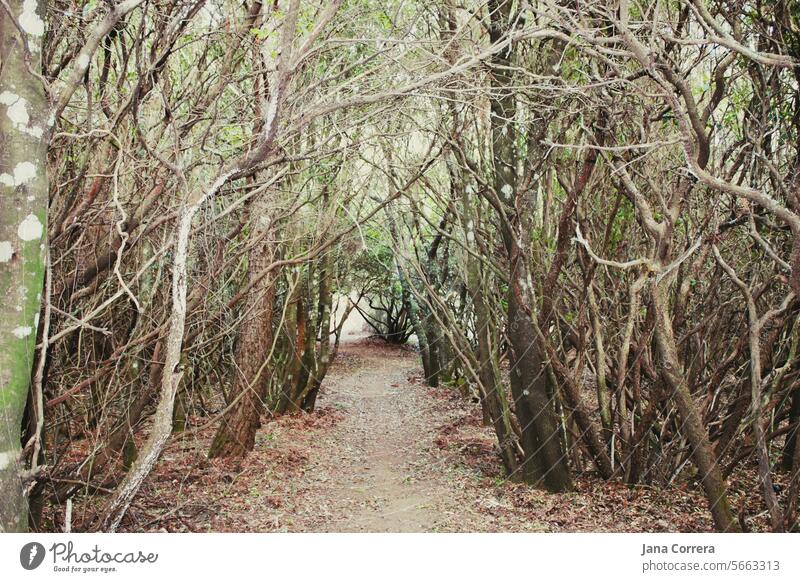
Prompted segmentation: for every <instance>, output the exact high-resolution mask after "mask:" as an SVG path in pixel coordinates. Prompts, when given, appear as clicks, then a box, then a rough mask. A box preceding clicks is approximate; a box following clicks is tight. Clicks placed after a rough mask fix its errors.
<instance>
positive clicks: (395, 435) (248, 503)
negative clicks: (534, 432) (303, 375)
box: [124, 338, 710, 532]
mask: <svg viewBox="0 0 800 582" xmlns="http://www.w3.org/2000/svg"><path fill="white" fill-rule="evenodd" d="M418 362H419V359H418V356H417V355H416V354H415V353H414V352H413V351H411V350H408V349H403V348H396V347H389V346H386V345H385V344H383V343H381V342H379V341H375V340H369V339H364V338H354V339H353V338H351V339H350V341H348V342H346V343H345V344H343V346H342V349H341V351H340V354H339V357H338V358H337V360H336V363H335V364H334V366H333V367H332V369H331V372H330V374H329V376H328V377H327V378H326V380H325V382H324V384H323V387H322V390H321V391H320V396H319V399H318V407H317V411H316V412H314V413H313V414H299V415H285V416H282V417H279V418H275V419H265V422H264V426H263V427H262V428H261V430H260V431H259V433H258V435H257V439H256V446H255V449H254V451H253V452H252V453H251V454H250V455H248V456H247V457H246V458H245V459H243V460H224V459H223V460H214V461H208V460H207V459H206V452H207V451H208V445H209V443H210V440H211V437H212V435H213V429H214V427H213V426H209V427H208V428H207V429H206V430H203V431H197V432H189V433H186V434H185V435H183V436H180V437H175V438H173V439H172V441H171V442H170V444H169V446H168V449H167V451H166V453H165V455H164V456H163V458H162V460H161V462H160V463H159V465H158V468H157V470H156V471H155V472H154V473H153V474H152V475H151V476H150V478H149V479H148V480H147V482H146V484H145V487H144V488H143V491H142V495H141V496H140V497H139V498H138V499H137V500H136V502H135V503H134V505H133V507H132V509H131V511H130V512H129V516H128V518H127V519H126V522H125V527H124V529H125V530H127V531H164V530H166V531H236V532H264V531H284V532H436V531H451V532H471V531H500V532H513V531H681V530H682V531H703V530H705V529H708V528H709V526H710V522H709V520H708V517H707V515H706V511H705V509H704V507H703V504H702V503H701V501H700V498H699V497H698V496H697V494H696V493H692V492H688V491H675V490H673V491H658V490H655V489H649V488H639V489H629V488H628V487H626V486H624V485H622V484H620V483H616V482H610V483H609V482H600V481H597V480H594V479H592V478H591V477H587V476H584V477H581V478H580V479H578V480H577V483H576V485H577V491H576V492H573V493H566V494H560V495H551V494H547V493H544V492H542V491H539V490H536V489H533V488H531V487H528V486H526V485H522V484H514V483H510V482H507V481H505V480H504V479H503V478H502V472H501V467H500V464H499V462H498V458H497V455H496V453H495V445H494V436H493V434H492V432H491V429H489V428H487V427H486V426H484V425H483V424H482V423H481V414H480V409H479V407H478V406H477V405H475V404H473V403H470V402H468V401H466V400H465V399H464V398H463V397H462V396H460V395H459V394H458V393H457V391H454V390H453V389H450V388H446V387H440V388H436V389H434V388H429V387H427V386H425V385H424V383H423V382H421V379H420V378H419V375H420V370H419V364H418ZM203 422H204V420H203V419H195V425H197V424H202V423H203Z"/></svg>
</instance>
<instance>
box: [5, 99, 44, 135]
mask: <svg viewBox="0 0 800 582" xmlns="http://www.w3.org/2000/svg"><path fill="white" fill-rule="evenodd" d="M0 104H2V105H5V106H6V107H7V109H6V115H7V116H8V118H9V119H10V120H11V123H12V124H13V127H14V129H16V130H18V131H21V132H22V133H27V134H28V135H30V136H32V137H35V138H40V137H42V134H43V133H44V131H43V130H42V128H41V127H28V124H29V123H30V121H31V116H30V114H29V113H28V102H27V101H26V100H25V98H24V97H20V96H19V95H17V94H16V93H12V92H11V91H3V92H2V93H0Z"/></svg>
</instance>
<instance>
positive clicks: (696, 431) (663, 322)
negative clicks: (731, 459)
mask: <svg viewBox="0 0 800 582" xmlns="http://www.w3.org/2000/svg"><path fill="white" fill-rule="evenodd" d="M664 295H665V292H664V289H663V288H662V287H661V286H659V285H658V283H656V282H652V283H651V284H650V297H651V299H652V301H653V308H654V310H655V317H656V326H655V333H656V344H657V346H658V352H659V355H660V356H661V364H662V365H661V368H662V373H663V375H664V378H665V380H666V381H667V384H668V386H669V387H670V389H671V390H672V398H673V400H674V401H675V405H676V406H677V408H678V414H679V417H680V421H681V427H682V430H683V432H684V433H685V434H686V439H687V440H688V441H689V446H690V447H691V453H692V458H693V459H694V463H695V465H696V466H697V470H698V472H699V473H700V475H699V478H700V483H701V484H702V486H703V490H704V491H705V493H706V497H707V499H708V504H709V507H710V509H711V515H712V516H713V518H714V525H715V526H716V528H717V531H721V532H738V531H739V530H740V528H739V524H738V523H737V522H736V519H735V518H734V516H733V513H732V512H731V508H730V504H729V502H728V494H727V486H726V483H725V480H724V479H723V477H722V473H721V472H720V469H719V466H718V465H717V459H716V456H715V455H714V450H713V448H712V447H711V443H710V442H709V439H708V434H707V433H706V429H705V427H704V426H703V422H702V420H701V418H700V414H699V412H698V411H697V406H696V405H695V403H694V400H692V393H691V390H690V389H689V385H688V383H687V381H686V377H685V376H684V374H683V370H682V368H681V364H680V360H679V358H678V349H677V345H676V342H675V335H674V333H673V331H672V321H671V319H670V316H669V312H668V310H667V298H666V297H665V296H664Z"/></svg>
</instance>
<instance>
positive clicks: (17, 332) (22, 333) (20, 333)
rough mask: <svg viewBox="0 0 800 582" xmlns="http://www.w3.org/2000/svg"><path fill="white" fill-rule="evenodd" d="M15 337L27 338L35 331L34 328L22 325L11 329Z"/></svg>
mask: <svg viewBox="0 0 800 582" xmlns="http://www.w3.org/2000/svg"><path fill="white" fill-rule="evenodd" d="M11 333H13V334H14V336H15V337H17V338H19V339H22V338H26V337H28V336H29V335H31V333H33V328H32V327H31V326H30V325H20V326H19V327H15V328H14V329H13V330H11Z"/></svg>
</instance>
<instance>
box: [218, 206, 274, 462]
mask: <svg viewBox="0 0 800 582" xmlns="http://www.w3.org/2000/svg"><path fill="white" fill-rule="evenodd" d="M267 198H268V197H267V196H262V197H261V198H259V199H258V200H257V201H256V202H255V203H254V204H253V205H252V206H251V209H250V220H251V224H253V229H252V231H253V234H254V236H256V237H257V238H260V239H261V241H260V242H259V243H258V244H256V245H254V246H253V248H252V249H250V253H249V258H248V269H247V272H248V280H249V281H250V282H253V281H254V277H256V276H257V275H258V274H259V273H260V272H261V271H263V270H264V269H265V268H266V267H267V266H269V264H270V263H272V261H273V260H274V258H275V249H274V245H275V243H274V240H273V239H274V237H273V235H272V233H273V228H272V225H271V224H270V218H269V210H268V208H267ZM275 276H276V275H275V273H274V272H273V273H270V275H268V276H267V277H262V278H261V279H260V280H259V281H258V282H257V283H256V284H254V285H252V286H251V287H250V289H249V290H248V292H247V299H246V301H245V302H244V304H245V306H246V307H247V308H248V309H250V311H249V313H248V315H247V316H246V317H245V318H244V320H243V321H242V331H241V335H240V337H239V341H238V343H237V344H236V351H235V361H236V374H237V376H236V382H235V384H234V387H233V390H232V391H231V394H230V398H229V400H230V402H231V404H230V408H229V410H228V411H227V412H226V413H225V414H224V415H223V417H222V421H221V424H220V427H219V429H218V430H217V433H216V435H215V436H214V440H213V442H212V443H211V448H210V449H209V452H208V456H209V458H215V457H242V456H244V455H246V454H247V453H248V452H250V451H252V450H253V446H254V445H255V435H256V430H257V429H258V428H259V426H260V417H261V413H262V412H263V411H264V405H265V398H266V396H267V388H268V386H269V381H270V377H271V375H272V374H271V372H272V370H271V368H270V364H269V358H270V352H271V351H272V344H273V339H274V333H273V329H272V319H273V318H272V314H273V309H274V306H275Z"/></svg>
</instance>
